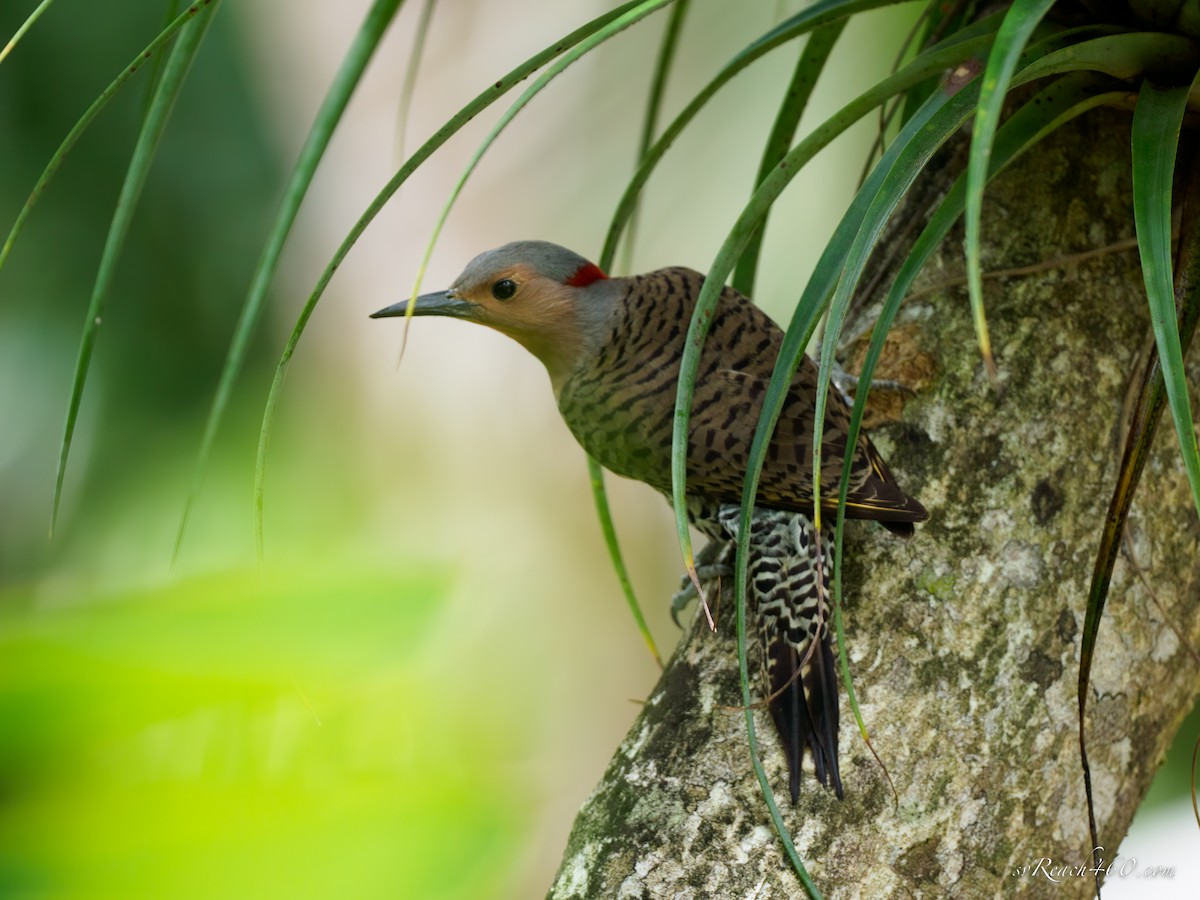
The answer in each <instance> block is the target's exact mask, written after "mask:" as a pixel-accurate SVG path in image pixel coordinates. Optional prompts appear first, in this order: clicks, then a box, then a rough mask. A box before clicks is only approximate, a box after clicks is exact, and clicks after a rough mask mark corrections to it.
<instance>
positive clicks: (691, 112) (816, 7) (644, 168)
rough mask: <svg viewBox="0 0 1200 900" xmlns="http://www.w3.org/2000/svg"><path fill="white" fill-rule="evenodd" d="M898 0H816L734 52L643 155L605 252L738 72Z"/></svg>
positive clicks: (612, 247) (610, 251)
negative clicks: (671, 152)
mask: <svg viewBox="0 0 1200 900" xmlns="http://www.w3.org/2000/svg"><path fill="white" fill-rule="evenodd" d="M898 2H901V0H824V2H820V3H814V4H813V5H812V6H810V7H808V8H807V9H805V10H801V11H800V12H798V13H796V14H795V15H794V16H792V17H791V18H789V19H787V20H786V21H784V22H781V23H780V24H779V25H777V26H776V27H775V28H773V29H771V30H770V31H769V32H767V33H766V34H764V35H763V36H762V37H760V38H759V39H758V40H756V41H754V42H753V43H751V44H750V45H749V46H747V47H746V48H745V49H743V50H742V51H741V52H740V53H738V54H737V55H736V56H734V58H733V59H731V60H730V61H729V62H728V63H726V65H725V67H724V68H723V69H721V71H720V72H718V73H717V75H716V76H715V77H714V78H713V79H712V81H710V82H709V83H708V84H706V85H705V86H704V87H703V88H702V89H701V90H700V91H699V93H697V94H696V96H695V97H693V98H692V100H691V102H690V103H688V105H687V106H686V107H684V109H683V110H682V111H681V112H680V113H679V114H678V115H677V116H676V117H675V119H674V120H673V121H672V122H671V124H670V125H668V126H667V127H666V128H665V129H664V130H663V133H662V134H661V135H660V136H659V138H658V140H657V141H655V142H654V146H653V147H651V148H650V150H649V152H648V153H646V155H645V156H644V157H643V158H642V161H641V164H640V165H639V166H638V170H637V172H635V173H634V176H633V178H632V179H631V180H630V182H629V185H628V186H627V187H626V188H625V193H624V194H623V195H622V196H621V200H620V202H619V203H618V204H617V211H616V212H615V213H614V214H613V218H612V222H611V223H610V225H609V229H608V235H607V237H605V239H604V251H603V253H602V254H601V255H602V256H605V257H607V258H612V256H613V255H614V253H615V248H616V246H617V242H618V241H619V240H620V238H621V233H622V231H623V229H624V228H625V225H626V223H627V222H628V220H629V217H630V216H631V215H632V214H633V210H634V209H635V208H636V206H637V198H638V195H639V194H640V193H641V190H642V187H643V186H645V183H646V180H647V179H648V178H649V177H650V175H651V173H652V172H653V171H654V169H655V168H656V167H657V166H658V163H659V160H661V159H662V157H663V154H665V153H666V152H667V150H668V149H670V147H671V145H672V144H673V143H674V142H675V139H676V138H678V137H679V135H680V134H681V133H682V132H683V130H684V128H686V127H687V125H688V123H690V122H691V121H692V119H694V118H695V117H696V116H697V115H698V114H699V113H700V111H701V110H702V109H704V107H705V106H706V105H707V104H708V101H709V100H711V99H712V97H713V95H714V94H716V93H717V91H719V90H720V89H721V88H722V87H724V86H725V85H726V84H727V83H728V82H729V81H730V80H731V79H732V78H733V77H734V76H735V75H737V74H738V73H739V72H741V71H742V70H743V69H745V68H746V67H747V66H748V65H750V64H751V63H753V62H754V61H755V60H757V59H759V58H761V57H762V56H764V55H765V54H767V53H769V52H771V51H772V50H774V49H776V48H777V47H780V46H782V45H783V44H786V43H787V42H788V41H791V40H794V39H796V38H798V37H800V36H801V35H803V34H807V33H808V32H810V31H812V30H814V29H816V28H820V27H821V26H822V25H828V24H830V23H831V22H837V21H840V20H842V19H846V18H849V17H850V16H852V15H854V14H856V13H860V12H865V11H867V10H869V9H875V8H877V7H881V6H890V5H892V4H894V3H898Z"/></svg>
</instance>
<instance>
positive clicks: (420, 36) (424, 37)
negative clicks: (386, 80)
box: [396, 0, 437, 159]
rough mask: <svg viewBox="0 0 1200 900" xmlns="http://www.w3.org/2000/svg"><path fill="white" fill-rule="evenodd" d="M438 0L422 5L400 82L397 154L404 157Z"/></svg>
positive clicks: (427, 0) (426, 0)
mask: <svg viewBox="0 0 1200 900" xmlns="http://www.w3.org/2000/svg"><path fill="white" fill-rule="evenodd" d="M435 6H437V0H425V3H424V5H422V7H421V17H420V18H419V19H418V20H417V28H416V32H415V33H414V34H413V43H412V50H411V51H410V52H409V54H408V65H407V66H405V67H404V81H403V82H401V84H400V103H399V105H398V106H397V108H396V156H397V157H398V158H400V159H403V158H404V144H405V140H406V138H407V136H408V116H409V112H410V111H411V110H412V101H413V95H414V94H415V93H416V90H417V72H418V71H419V70H420V68H421V58H422V57H423V56H424V55H425V45H426V44H427V43H428V42H429V25H430V23H431V22H432V21H433V8H434V7H435Z"/></svg>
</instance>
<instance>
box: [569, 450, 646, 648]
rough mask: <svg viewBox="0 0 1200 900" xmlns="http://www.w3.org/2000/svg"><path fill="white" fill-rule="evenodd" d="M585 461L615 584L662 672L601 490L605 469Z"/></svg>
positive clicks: (590, 461)
mask: <svg viewBox="0 0 1200 900" xmlns="http://www.w3.org/2000/svg"><path fill="white" fill-rule="evenodd" d="M587 461H588V475H589V476H590V481H591V484H592V498H593V499H594V500H595V502H596V515H597V517H598V518H599V519H600V530H601V531H602V532H603V533H604V543H605V546H607V547H608V555H609V558H610V559H611V560H612V564H613V570H614V571H615V572H616V573H617V580H618V581H619V582H620V583H621V592H622V593H623V594H624V595H625V602H626V603H627V604H629V612H630V613H631V614H632V615H633V621H634V622H635V623H636V624H637V628H638V631H639V632H640V633H641V635H642V640H643V641H645V642H646V646H647V647H648V648H649V650H650V655H651V656H653V657H654V661H655V662H657V663H658V667H659V668H660V669H661V668H662V667H663V661H662V656H660V655H659V652H658V645H657V644H655V643H654V635H653V634H651V633H650V626H649V625H647V624H646V617H645V616H643V615H642V607H641V604H639V603H638V601H637V595H636V594H635V593H634V592H633V582H632V581H630V580H629V571H628V570H627V569H626V568H625V558H624V557H623V556H622V555H621V546H620V544H619V543H618V542H617V528H616V526H615V525H614V524H613V519H612V511H611V510H610V509H609V506H608V493H607V492H606V491H605V490H604V469H603V468H601V466H600V463H598V462H597V461H596V460H595V459H593V458H592V457H591V456H589V457H588V458H587Z"/></svg>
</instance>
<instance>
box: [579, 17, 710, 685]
mask: <svg viewBox="0 0 1200 900" xmlns="http://www.w3.org/2000/svg"><path fill="white" fill-rule="evenodd" d="M690 8H691V0H675V5H674V6H672V7H671V15H670V17H669V18H668V19H667V25H666V28H665V29H664V30H663V36H662V41H661V43H660V44H659V48H658V57H657V58H656V60H655V63H654V74H653V76H652V77H651V79H650V95H649V97H648V99H647V101H646V112H645V115H644V116H643V119H642V133H641V137H640V138H639V140H638V155H637V158H638V159H639V160H640V159H641V158H642V157H643V156H645V155H646V152H647V151H648V150H649V149H650V145H651V143H652V142H653V141H654V133H655V130H656V129H657V128H658V116H659V110H660V109H661V107H662V99H663V95H664V94H665V93H666V89H667V76H668V75H669V74H670V71H671V64H672V62H674V59H675V49H676V48H677V47H678V45H679V33H680V32H681V31H682V30H683V23H684V20H685V19H686V17H687V12H688V10H689V9H690ZM636 235H637V210H636V208H635V210H634V214H633V216H632V217H631V218H630V220H629V229H628V231H627V232H626V236H625V237H626V239H625V262H624V264H623V265H622V266H621V270H622V271H625V272H628V271H629V267H630V257H631V256H632V254H633V248H634V247H635V246H637V236H636ZM600 268H601V269H602V270H604V271H611V269H612V260H610V259H602V260H601V262H600ZM587 465H588V480H589V481H590V482H591V485H592V499H593V500H594V501H595V504H596V515H597V517H598V518H599V519H600V530H601V532H602V533H603V534H604V543H605V546H606V547H607V549H608V556H609V560H610V562H611V563H612V567H613V571H614V572H615V573H616V575H617V581H618V582H619V583H620V585H621V591H622V593H623V594H624V595H625V602H626V604H627V605H628V606H629V611H630V613H631V614H632V615H633V620H634V622H635V623H636V624H637V627H638V631H639V632H640V633H641V635H642V640H644V641H645V642H646V646H647V647H649V648H650V653H651V655H652V656H653V657H654V661H655V662H657V663H658V665H659V668H662V665H663V661H662V657H661V656H660V655H659V652H658V647H657V646H656V645H655V643H654V635H652V634H651V633H650V627H649V626H648V625H647V624H646V617H645V616H644V615H643V614H642V606H641V604H640V603H639V602H638V599H637V594H636V593H635V592H634V590H633V582H632V581H631V580H630V578H629V571H628V569H627V568H626V566H625V558H624V557H623V556H622V554H621V544H620V541H618V539H617V530H616V526H615V525H614V524H613V519H612V511H611V510H610V509H609V505H608V491H607V489H606V488H605V486H604V469H603V467H602V466H601V465H600V463H599V462H597V461H596V460H595V459H594V458H592V457H591V456H589V457H588V460H587Z"/></svg>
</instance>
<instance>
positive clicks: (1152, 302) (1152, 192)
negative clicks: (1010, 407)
mask: <svg viewBox="0 0 1200 900" xmlns="http://www.w3.org/2000/svg"><path fill="white" fill-rule="evenodd" d="M1189 90H1190V86H1189V85H1185V86H1182V87H1174V88H1160V87H1158V86H1157V85H1155V84H1154V83H1152V82H1150V81H1146V82H1144V83H1143V84H1142V88H1141V90H1140V91H1139V93H1138V102H1137V106H1136V107H1135V108H1134V113H1133V134H1132V138H1133V140H1132V145H1133V219H1134V225H1135V227H1136V229H1137V239H1138V251H1139V252H1140V254H1141V259H1142V275H1143V278H1144V279H1145V282H1146V298H1147V300H1148V301H1149V306H1150V321H1151V323H1152V325H1153V326H1154V340H1155V343H1156V344H1157V346H1158V357H1159V363H1160V365H1161V366H1162V372H1163V381H1164V383H1165V386H1166V390H1167V405H1168V406H1169V407H1170V409H1171V418H1172V419H1173V420H1174V422H1175V434H1176V435H1177V436H1178V438H1179V448H1180V455H1181V456H1182V458H1183V464H1184V468H1185V469H1186V470H1187V476H1188V484H1189V485H1190V486H1191V489H1192V499H1193V501H1194V502H1195V505H1196V511H1197V513H1198V514H1200V452H1198V451H1197V446H1196V431H1195V428H1194V427H1193V422H1192V406H1191V399H1190V397H1189V393H1188V385H1187V374H1186V371H1185V370H1184V367H1183V350H1182V346H1181V343H1180V339H1179V327H1178V324H1177V322H1176V311H1175V290H1174V286H1173V279H1172V273H1171V184H1172V179H1173V178H1174V174H1175V155H1176V150H1177V149H1178V144H1179V131H1180V128H1181V126H1182V123H1183V112H1184V109H1185V108H1186V107H1187V99H1188V92H1189Z"/></svg>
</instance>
